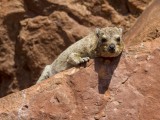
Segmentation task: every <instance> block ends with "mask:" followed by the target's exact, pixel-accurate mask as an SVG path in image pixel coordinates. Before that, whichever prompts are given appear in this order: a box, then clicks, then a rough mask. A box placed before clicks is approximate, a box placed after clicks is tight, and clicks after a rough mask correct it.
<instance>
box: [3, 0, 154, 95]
mask: <svg viewBox="0 0 160 120" xmlns="http://www.w3.org/2000/svg"><path fill="white" fill-rule="evenodd" d="M150 1H151V0H100V1H98V0H97V1H96V0H67V1H66V0H11V1H8V0H1V1H0V11H1V12H0V97H3V96H5V95H7V94H9V93H13V92H16V91H19V90H22V89H24V88H28V87H30V86H31V85H33V84H34V83H35V81H36V80H37V78H38V77H39V75H40V73H41V71H42V69H43V67H44V66H45V65H46V64H50V63H51V62H52V61H53V60H54V59H55V58H56V56H57V55H59V54H60V53H61V52H62V51H63V50H64V49H65V48H67V47H68V46H69V45H70V44H72V43H73V42H75V41H77V40H79V39H80V38H82V37H84V36H85V35H86V34H88V33H89V32H90V31H91V30H94V28H95V27H104V26H108V25H116V26H121V27H123V28H124V32H126V31H128V30H129V29H130V27H131V26H132V25H133V23H134V22H135V20H136V19H137V17H138V16H139V15H140V14H141V13H142V11H143V10H144V9H145V8H146V7H147V6H148V5H149V3H150Z"/></svg>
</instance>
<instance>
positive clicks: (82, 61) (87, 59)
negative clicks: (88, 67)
mask: <svg viewBox="0 0 160 120" xmlns="http://www.w3.org/2000/svg"><path fill="white" fill-rule="evenodd" d="M89 60H90V58H89V57H83V58H81V59H80V63H84V62H88V61H89Z"/></svg>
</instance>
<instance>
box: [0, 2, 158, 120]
mask: <svg viewBox="0 0 160 120" xmlns="http://www.w3.org/2000/svg"><path fill="white" fill-rule="evenodd" d="M159 6H160V1H159V0H155V1H154V2H153V3H152V4H151V6H150V7H148V8H147V9H146V10H145V11H144V13H143V14H142V15H141V17H140V18H139V20H138V21H137V22H136V24H135V26H134V27H133V28H131V30H130V31H129V32H128V33H126V35H125V42H126V49H125V50H124V53H123V54H122V56H121V57H117V58H116V59H111V61H110V62H109V61H108V60H106V59H102V58H97V59H96V60H95V61H93V60H91V61H90V62H89V63H88V64H87V66H86V67H85V68H83V67H81V68H71V69H69V70H66V71H64V72H61V73H58V74H56V75H55V76H53V77H51V78H49V79H48V80H45V81H43V82H41V83H39V84H37V85H34V86H32V87H30V88H28V89H25V90H22V91H20V92H16V93H13V94H10V95H8V96H6V97H3V98H1V99H0V119H2V120H10V119H12V120H16V119H22V120H23V119H24V120H26V119H27V120H28V119H36V120H39V119H47V120H50V119H60V120H65V119H67V120H92V119H93V120H94V119H96V120H108V119H109V120H151V119H154V120H159V119H160V113H159V112H158V111H159V109H160V106H159V99H160V95H159V91H160V83H159V78H160V74H159V71H158V70H159V69H160V62H159V59H160V48H159V40H160V38H159V36H158V35H159V25H160V20H159V14H160V7H159ZM42 18H43V17H42ZM153 18H154V19H153ZM45 20H46V18H45ZM155 29H157V31H156V36H154V37H150V39H147V37H148V35H150V34H149V33H152V32H153V33H154V30H155ZM152 30H153V31H152ZM142 33H143V34H142ZM138 38H139V39H138ZM140 38H142V39H140ZM143 40H144V41H143Z"/></svg>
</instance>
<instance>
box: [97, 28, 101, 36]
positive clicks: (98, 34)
mask: <svg viewBox="0 0 160 120" xmlns="http://www.w3.org/2000/svg"><path fill="white" fill-rule="evenodd" d="M96 35H97V37H98V38H99V37H100V35H101V30H100V29H99V28H96Z"/></svg>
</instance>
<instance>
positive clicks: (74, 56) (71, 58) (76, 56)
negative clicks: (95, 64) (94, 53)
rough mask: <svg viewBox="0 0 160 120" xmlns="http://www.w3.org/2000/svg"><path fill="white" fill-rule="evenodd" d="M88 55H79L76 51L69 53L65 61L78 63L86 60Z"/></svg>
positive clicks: (73, 63)
mask: <svg viewBox="0 0 160 120" xmlns="http://www.w3.org/2000/svg"><path fill="white" fill-rule="evenodd" d="M89 59H90V58H89V57H81V55H80V54H78V53H71V54H70V55H69V57H68V60H67V62H69V63H70V64H72V65H78V64H80V63H84V62H88V61H89Z"/></svg>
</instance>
